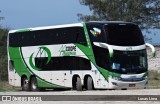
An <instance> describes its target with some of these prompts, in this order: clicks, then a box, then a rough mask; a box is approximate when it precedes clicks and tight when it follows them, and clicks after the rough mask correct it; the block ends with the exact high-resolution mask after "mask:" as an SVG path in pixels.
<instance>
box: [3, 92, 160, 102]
mask: <svg viewBox="0 0 160 104" xmlns="http://www.w3.org/2000/svg"><path fill="white" fill-rule="evenodd" d="M2 95H3V96H10V95H11V96H12V100H14V101H0V104H22V101H24V102H23V104H34V103H35V104H38V103H39V104H41V103H45V104H75V103H76V104H107V103H112V104H117V103H118V104H135V102H134V101H136V104H146V103H148V104H149V103H150V104H151V103H152V104H160V89H136V90H95V91H71V90H69V91H52V90H48V91H43V92H24V91H17V92H0V96H1V97H2ZM46 95H48V96H46ZM13 97H14V99H13ZM18 97H22V98H25V97H27V100H28V97H29V98H31V97H33V98H32V99H30V101H29V100H28V101H27V100H25V99H22V98H21V99H20V100H19V99H18ZM35 97H37V99H36V102H35V101H33V99H34V98H35ZM16 98H17V99H16ZM38 98H40V99H38ZM1 99H2V98H0V100H1ZM21 100H22V101H21ZM41 100H43V101H41ZM45 100H49V101H45ZM157 100H159V101H157Z"/></svg>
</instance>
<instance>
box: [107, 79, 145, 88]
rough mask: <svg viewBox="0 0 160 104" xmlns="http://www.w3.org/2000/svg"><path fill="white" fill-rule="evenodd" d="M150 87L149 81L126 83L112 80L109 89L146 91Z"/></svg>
mask: <svg viewBox="0 0 160 104" xmlns="http://www.w3.org/2000/svg"><path fill="white" fill-rule="evenodd" d="M147 85H148V79H145V80H142V81H137V82H125V81H119V80H114V79H110V81H109V89H145V88H147Z"/></svg>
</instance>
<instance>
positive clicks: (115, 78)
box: [111, 76, 121, 80]
mask: <svg viewBox="0 0 160 104" xmlns="http://www.w3.org/2000/svg"><path fill="white" fill-rule="evenodd" d="M111 78H112V79H114V80H121V78H119V77H115V76H111Z"/></svg>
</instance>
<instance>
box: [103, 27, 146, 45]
mask: <svg viewBox="0 0 160 104" xmlns="http://www.w3.org/2000/svg"><path fill="white" fill-rule="evenodd" d="M105 31H106V33H107V43H108V44H111V45H119V46H136V45H143V44H144V40H143V35H142V33H141V31H140V29H139V28H138V26H136V25H133V24H124V25H119V24H109V25H106V26H105Z"/></svg>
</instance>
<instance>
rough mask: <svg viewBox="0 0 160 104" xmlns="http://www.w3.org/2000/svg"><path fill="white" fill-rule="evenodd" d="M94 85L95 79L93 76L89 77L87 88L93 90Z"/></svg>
mask: <svg viewBox="0 0 160 104" xmlns="http://www.w3.org/2000/svg"><path fill="white" fill-rule="evenodd" d="M93 89H94V86H93V80H92V78H91V77H88V78H87V90H93Z"/></svg>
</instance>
